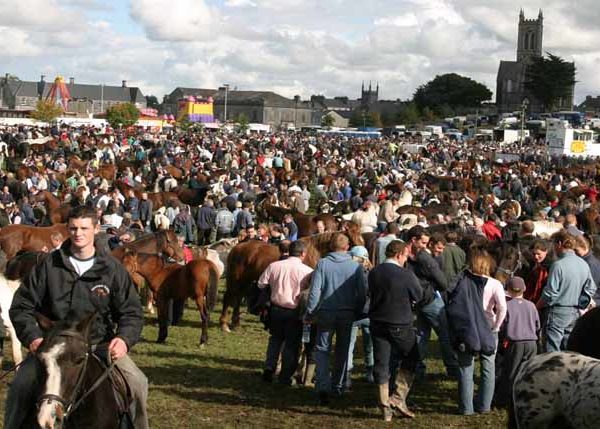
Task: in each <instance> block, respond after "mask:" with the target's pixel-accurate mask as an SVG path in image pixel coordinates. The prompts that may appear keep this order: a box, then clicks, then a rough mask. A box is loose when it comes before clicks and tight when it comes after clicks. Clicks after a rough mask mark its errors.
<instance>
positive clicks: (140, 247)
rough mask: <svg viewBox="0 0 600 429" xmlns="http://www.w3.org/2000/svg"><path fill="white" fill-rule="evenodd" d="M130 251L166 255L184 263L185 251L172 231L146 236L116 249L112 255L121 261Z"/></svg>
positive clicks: (160, 231)
mask: <svg viewBox="0 0 600 429" xmlns="http://www.w3.org/2000/svg"><path fill="white" fill-rule="evenodd" d="M128 250H134V251H136V252H140V253H154V254H164V255H165V256H167V257H169V258H173V259H175V260H176V261H183V259H184V256H183V249H182V248H181V246H180V245H179V243H178V242H177V234H175V232H174V231H172V230H159V231H157V232H155V233H152V234H148V235H145V236H143V237H140V238H138V239H137V240H134V241H132V242H130V243H125V244H123V245H122V246H119V247H117V248H116V249H114V250H113V251H112V252H111V254H112V256H114V257H115V258H117V259H118V260H119V261H122V260H123V256H124V255H125V253H126V252H127V251H128Z"/></svg>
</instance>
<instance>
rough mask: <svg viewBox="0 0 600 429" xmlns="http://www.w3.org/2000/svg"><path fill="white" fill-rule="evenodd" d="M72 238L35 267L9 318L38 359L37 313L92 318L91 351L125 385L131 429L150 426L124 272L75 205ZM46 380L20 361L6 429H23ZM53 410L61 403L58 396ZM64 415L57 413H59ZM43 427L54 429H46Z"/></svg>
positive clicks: (133, 300) (92, 216) (138, 325)
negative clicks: (129, 395)
mask: <svg viewBox="0 0 600 429" xmlns="http://www.w3.org/2000/svg"><path fill="white" fill-rule="evenodd" d="M68 231H69V236H70V238H69V239H68V240H67V241H66V242H65V243H64V244H63V246H62V247H61V248H60V249H58V250H56V251H54V252H52V254H51V255H50V256H49V257H48V258H46V259H44V260H43V261H42V262H40V264H38V265H37V266H36V267H35V268H34V269H33V271H32V272H31V275H30V276H28V277H27V278H26V280H25V282H24V284H23V286H21V287H20V288H19V290H18V291H17V293H16V294H15V297H14V300H13V304H12V307H11V309H10V317H11V320H12V321H13V324H14V327H15V330H16V332H17V336H18V337H19V339H20V340H21V342H22V343H23V344H24V345H27V346H28V348H29V350H30V351H31V353H32V354H33V355H34V356H35V355H36V350H37V349H38V348H39V347H40V345H41V344H42V342H43V341H44V339H43V333H42V329H41V328H40V326H39V325H38V323H37V322H36V313H39V314H41V315H43V316H45V317H46V318H48V319H51V320H63V319H65V318H66V316H67V314H75V315H76V316H79V317H80V318H81V317H83V316H86V315H89V314H90V313H96V317H95V320H94V321H93V326H92V334H91V344H92V351H93V352H95V353H96V354H100V352H101V351H103V353H105V355H104V358H105V359H106V354H109V355H110V358H111V359H112V361H113V362H115V366H116V367H117V368H118V369H119V370H121V372H122V374H123V376H124V377H125V379H126V380H127V382H128V384H129V386H130V388H131V393H132V396H133V404H132V406H131V411H132V417H133V422H134V426H135V428H136V429H146V428H148V418H147V413H146V398H147V396H148V381H147V379H146V376H145V375H144V374H143V373H142V372H141V371H140V369H139V368H138V367H137V366H136V365H135V363H134V362H133V361H132V360H131V358H130V357H129V356H128V355H127V352H128V351H129V350H131V348H132V347H133V346H134V345H135V343H137V341H138V340H139V338H140V334H141V332H142V327H143V322H144V318H143V311H142V306H141V303H140V299H139V297H138V294H137V292H136V290H135V288H134V286H133V283H132V281H131V279H130V277H129V275H128V274H127V271H125V269H124V268H123V266H122V265H121V264H119V263H118V262H117V261H116V260H115V259H114V258H112V257H111V256H109V255H107V254H106V253H104V252H102V250H101V249H100V248H96V246H95V243H94V238H95V235H96V233H97V232H98V231H99V225H98V219H97V217H96V212H95V211H94V210H91V209H88V208H86V207H77V208H75V209H73V210H72V211H71V213H70V214H69V220H68ZM42 376H43V371H42V366H41V364H40V362H39V361H38V359H37V358H36V357H33V358H31V357H30V358H29V359H27V360H25V361H24V363H23V365H22V366H21V367H20V368H19V370H18V371H17V373H16V376H15V378H14V380H13V383H12V385H11V387H10V389H9V391H8V396H7V400H6V409H5V417H4V427H5V428H7V429H18V428H21V427H22V425H23V423H24V421H25V419H26V418H27V416H28V414H29V413H30V412H31V409H30V408H31V404H34V403H35V402H36V400H37V398H36V397H35V395H36V394H37V392H38V391H39V388H40V387H41V386H40V381H41V380H43V378H41V377H42ZM47 400H51V401H55V402H56V408H57V410H59V409H61V408H62V407H63V406H64V403H63V402H61V397H60V392H57V397H56V398H55V399H47ZM65 411H67V410H61V412H58V411H57V413H58V414H64V412H65ZM44 427H54V425H53V426H48V425H45V426H44Z"/></svg>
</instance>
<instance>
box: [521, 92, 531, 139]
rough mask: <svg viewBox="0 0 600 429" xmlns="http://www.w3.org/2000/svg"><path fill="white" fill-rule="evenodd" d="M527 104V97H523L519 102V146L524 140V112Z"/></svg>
mask: <svg viewBox="0 0 600 429" xmlns="http://www.w3.org/2000/svg"><path fill="white" fill-rule="evenodd" d="M528 105H529V99H528V98H527V97H525V98H524V99H523V103H522V104H521V136H520V137H521V138H520V139H519V141H520V142H521V146H523V143H524V142H525V112H526V111H527V106H528Z"/></svg>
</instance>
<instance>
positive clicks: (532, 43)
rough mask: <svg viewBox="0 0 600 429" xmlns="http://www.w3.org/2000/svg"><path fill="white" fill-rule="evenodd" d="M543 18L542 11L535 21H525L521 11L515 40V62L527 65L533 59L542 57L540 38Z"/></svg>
mask: <svg viewBox="0 0 600 429" xmlns="http://www.w3.org/2000/svg"><path fill="white" fill-rule="evenodd" d="M543 34H544V16H543V14H542V10H541V9H540V12H539V14H538V17H537V19H525V13H524V12H523V9H521V13H520V14H519V36H518V38H517V62H523V63H529V62H530V60H531V58H533V57H541V56H542V36H543Z"/></svg>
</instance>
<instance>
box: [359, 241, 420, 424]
mask: <svg viewBox="0 0 600 429" xmlns="http://www.w3.org/2000/svg"><path fill="white" fill-rule="evenodd" d="M409 252H410V249H409V246H408V245H407V244H406V243H403V242H401V241H400V240H393V241H391V242H390V243H389V244H388V245H387V247H386V249H385V256H386V260H385V262H384V263H383V264H380V265H378V266H377V267H375V268H374V269H373V270H372V271H371V272H370V273H369V297H370V303H369V319H370V322H371V335H372V338H373V348H374V356H375V367H374V371H373V373H374V376H375V382H376V383H377V385H378V386H379V406H380V407H381V409H382V413H383V418H384V420H385V421H391V420H392V410H391V408H396V409H397V410H398V411H399V412H400V413H401V414H402V415H403V416H405V417H414V414H413V413H412V412H411V411H410V410H409V409H408V407H407V405H406V397H407V396H408V392H409V390H410V386H411V384H412V381H413V379H414V373H415V369H416V366H417V362H418V361H419V347H418V344H417V337H416V332H415V329H414V327H413V320H414V314H413V312H414V308H415V306H416V305H418V303H419V302H420V301H421V299H422V298H423V291H422V289H421V286H420V284H419V280H418V279H417V278H416V277H415V275H414V274H413V273H412V272H411V271H410V270H407V269H406V268H404V264H405V263H406V259H407V258H408V255H409ZM392 356H394V357H395V358H399V359H401V361H402V362H401V365H400V368H399V369H398V371H397V372H396V379H395V388H394V394H393V395H392V397H390V395H389V388H390V386H389V380H390V358H391V357H392Z"/></svg>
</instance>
